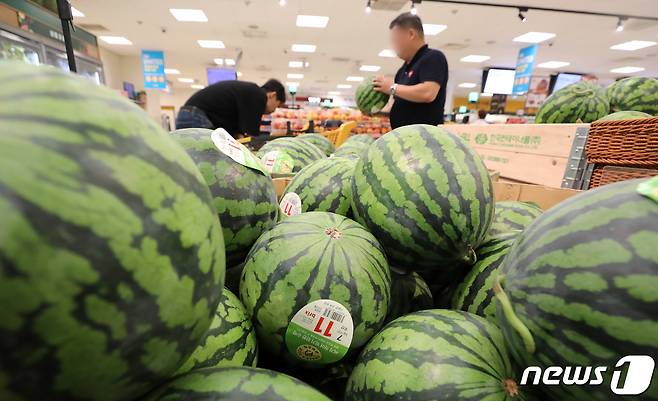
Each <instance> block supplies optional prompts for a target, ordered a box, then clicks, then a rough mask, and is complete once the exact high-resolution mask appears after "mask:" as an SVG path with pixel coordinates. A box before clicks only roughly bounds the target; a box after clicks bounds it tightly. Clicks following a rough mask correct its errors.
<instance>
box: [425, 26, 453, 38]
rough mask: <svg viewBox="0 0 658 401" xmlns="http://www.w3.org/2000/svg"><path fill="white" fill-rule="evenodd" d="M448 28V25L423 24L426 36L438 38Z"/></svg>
mask: <svg viewBox="0 0 658 401" xmlns="http://www.w3.org/2000/svg"><path fill="white" fill-rule="evenodd" d="M447 27H448V26H447V25H439V24H423V31H424V32H425V35H428V36H436V35H438V34H440V33H441V32H443V31H445V30H446V28H447Z"/></svg>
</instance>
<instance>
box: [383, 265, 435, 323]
mask: <svg viewBox="0 0 658 401" xmlns="http://www.w3.org/2000/svg"><path fill="white" fill-rule="evenodd" d="M433 306H434V299H433V298H432V292H431V291H430V288H429V286H428V285H427V283H426V282H425V280H423V278H422V277H421V276H420V275H418V273H415V272H411V273H409V272H407V271H404V270H400V269H396V268H393V267H391V307H390V308H389V311H388V316H387V317H386V321H387V322H390V321H392V320H395V319H397V318H399V317H400V316H404V315H406V314H407V313H411V312H416V311H419V310H424V309H431V308H432V307H433Z"/></svg>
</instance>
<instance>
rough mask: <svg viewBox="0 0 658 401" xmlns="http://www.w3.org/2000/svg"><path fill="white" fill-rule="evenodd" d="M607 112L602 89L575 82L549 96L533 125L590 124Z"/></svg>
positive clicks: (586, 83) (593, 84) (607, 107)
mask: <svg viewBox="0 0 658 401" xmlns="http://www.w3.org/2000/svg"><path fill="white" fill-rule="evenodd" d="M609 110H610V105H609V103H608V97H607V96H606V92H605V90H604V89H603V88H601V87H600V86H598V85H597V84H595V83H592V82H577V83H575V84H571V85H569V86H565V87H564V88H562V89H560V90H558V91H557V92H555V93H553V94H552V95H551V96H549V97H548V99H546V101H545V102H544V104H542V106H541V107H540V108H539V111H538V112H537V116H536V117H535V123H537V124H559V123H576V122H579V121H580V122H583V123H591V122H593V121H596V120H598V119H600V118H602V117H605V116H606V115H608V113H609Z"/></svg>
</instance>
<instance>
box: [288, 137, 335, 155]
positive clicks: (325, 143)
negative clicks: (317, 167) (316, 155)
mask: <svg viewBox="0 0 658 401" xmlns="http://www.w3.org/2000/svg"><path fill="white" fill-rule="evenodd" d="M297 139H300V140H303V141H308V142H310V143H312V144H313V145H315V146H317V147H318V148H320V150H322V151H323V152H324V153H325V154H326V155H327V156H329V155H331V154H332V153H334V151H335V150H336V147H335V146H334V144H333V143H332V142H331V141H330V140H329V139H327V138H325V137H324V136H323V135H320V134H304V135H300V136H298V137H297Z"/></svg>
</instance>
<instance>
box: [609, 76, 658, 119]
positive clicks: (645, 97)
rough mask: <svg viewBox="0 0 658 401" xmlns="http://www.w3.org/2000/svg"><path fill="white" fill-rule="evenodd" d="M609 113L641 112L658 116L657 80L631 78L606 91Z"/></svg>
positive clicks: (620, 81)
mask: <svg viewBox="0 0 658 401" xmlns="http://www.w3.org/2000/svg"><path fill="white" fill-rule="evenodd" d="M607 96H608V99H609V101H610V110H611V111H631V110H632V111H641V112H645V113H647V114H650V115H652V116H658V79H656V78H648V77H647V78H645V77H631V78H625V79H621V80H619V81H617V82H614V83H613V84H612V85H610V86H609V87H608V89H607Z"/></svg>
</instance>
